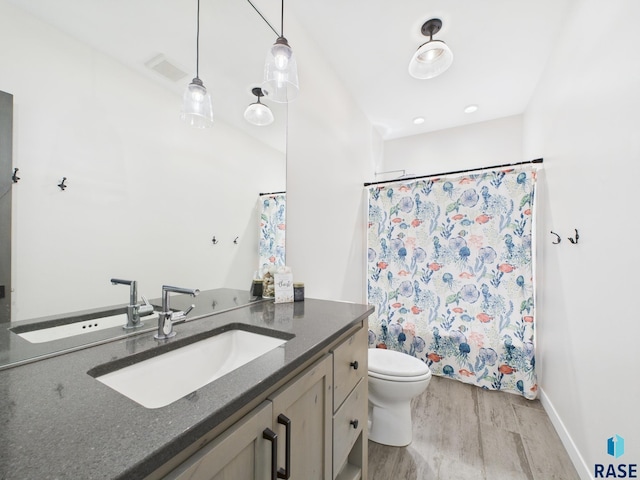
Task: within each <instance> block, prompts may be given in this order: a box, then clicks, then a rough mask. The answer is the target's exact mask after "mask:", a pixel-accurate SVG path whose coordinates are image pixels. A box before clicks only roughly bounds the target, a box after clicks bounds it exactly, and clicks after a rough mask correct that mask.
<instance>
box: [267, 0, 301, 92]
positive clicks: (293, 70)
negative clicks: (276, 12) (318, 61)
mask: <svg viewBox="0 0 640 480" xmlns="http://www.w3.org/2000/svg"><path fill="white" fill-rule="evenodd" d="M299 91H300V87H299V85H298V67H297V65H296V58H295V57H294V55H293V50H291V47H290V46H289V42H287V39H286V38H284V0H282V3H281V11H280V36H279V37H278V39H277V40H276V43H274V44H273V46H272V47H271V49H270V50H269V51H268V52H267V59H266V61H265V64H264V83H263V84H262V92H263V93H264V95H265V96H266V97H267V98H268V99H269V100H273V101H274V102H278V103H288V102H290V101H291V100H294V99H295V98H296V97H297V96H298V93H299Z"/></svg>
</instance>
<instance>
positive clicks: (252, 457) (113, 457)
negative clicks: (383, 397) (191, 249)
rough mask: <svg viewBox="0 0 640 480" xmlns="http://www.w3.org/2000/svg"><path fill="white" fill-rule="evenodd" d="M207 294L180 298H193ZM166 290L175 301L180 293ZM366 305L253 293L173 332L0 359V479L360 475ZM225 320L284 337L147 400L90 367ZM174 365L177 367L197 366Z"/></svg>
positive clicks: (183, 338) (134, 356) (144, 353)
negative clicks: (219, 372) (166, 395)
mask: <svg viewBox="0 0 640 480" xmlns="http://www.w3.org/2000/svg"><path fill="white" fill-rule="evenodd" d="M212 292H214V291H210V292H202V294H201V295H200V296H199V297H197V298H196V299H195V301H193V299H188V300H187V299H184V301H185V302H192V301H193V303H196V308H198V305H199V303H200V306H202V304H204V303H207V302H210V294H212ZM173 298H174V299H176V301H175V302H174V304H175V305H178V306H179V305H180V301H182V299H181V298H180V296H175V297H173ZM372 310H373V309H372V307H368V306H366V305H356V304H349V303H341V302H331V301H323V300H314V299H306V300H305V301H304V302H297V303H290V304H274V303H272V302H270V301H268V302H257V303H252V304H248V305H244V306H239V307H238V308H236V309H233V310H229V311H225V312H223V313H219V314H209V315H206V316H204V317H200V318H198V319H197V320H193V321H191V322H187V323H184V324H179V325H176V326H175V330H176V332H177V335H176V336H175V337H174V338H172V339H169V340H166V341H163V342H159V341H157V340H154V338H153V332H150V331H147V332H142V333H139V334H134V335H129V336H127V337H125V338H119V339H115V340H113V341H110V342H107V343H103V344H99V345H95V346H91V347H89V348H84V349H81V350H78V351H73V352H70V353H65V354H61V355H57V356H53V357H51V358H46V359H43V360H39V361H35V362H32V363H27V364H23V365H19V366H14V367H12V368H6V369H5V370H2V371H0V396H1V398H2V399H3V401H2V402H1V404H0V477H2V478H3V479H7V480H8V479H23V478H83V479H92V478H110V479H113V478H116V479H128V480H129V479H137V478H139V479H143V478H175V479H212V478H227V477H226V476H228V475H231V477H233V478H238V479H244V478H247V479H254V478H256V479H270V478H276V477H278V476H279V475H278V473H277V472H278V471H280V472H281V473H282V474H283V475H284V476H285V477H286V476H287V474H289V475H290V477H291V478H292V479H296V478H304V479H312V478H319V479H320V478H321V479H328V480H329V479H357V478H365V479H366V478H367V468H366V465H367V436H366V427H367V375H366V372H367V317H368V316H369V314H370V313H372ZM194 311H196V310H194ZM230 328H237V329H241V330H246V331H249V332H252V331H256V332H260V333H263V334H264V333H267V334H270V332H273V333H274V335H276V336H279V337H280V338H283V339H285V340H286V342H285V343H284V344H282V345H281V346H278V347H277V348H274V349H272V350H271V351H269V352H268V353H265V354H263V355H261V356H260V357H258V358H256V359H255V360H252V361H249V362H248V363H246V364H245V365H243V366H241V367H239V368H237V369H235V370H233V371H231V372H229V373H227V374H225V375H223V376H222V377H220V378H218V379H217V380H214V381H212V382H210V383H208V384H206V385H204V386H202V387H201V388H198V389H197V390H195V391H193V392H191V393H189V394H188V395H186V396H184V397H182V398H180V399H178V400H176V401H173V402H172V403H170V404H168V405H166V406H162V407H159V408H146V407H144V406H142V405H141V404H139V403H137V402H136V401H134V400H132V399H130V398H128V397H127V396H125V395H123V394H121V393H119V392H118V391H115V390H113V389H112V388H110V387H109V386H107V385H105V384H103V383H101V382H100V381H98V380H97V379H96V378H95V376H94V375H95V372H96V371H101V369H106V370H109V369H110V368H114V367H113V365H116V366H117V367H118V368H120V366H121V365H129V364H135V363H136V362H139V361H141V360H143V359H146V358H154V357H156V356H157V355H156V354H157V352H158V351H161V352H163V351H164V350H170V349H171V348H173V347H172V346H171V344H172V343H173V342H182V343H189V342H190V341H191V340H189V339H193V338H197V339H202V338H207V336H210V335H211V332H214V333H217V332H219V331H226V330H228V329H230ZM175 345H177V346H180V345H182V344H181V343H176V344H175ZM178 362H179V360H178ZM181 367H182V368H184V369H185V375H186V373H187V369H197V368H198V367H199V365H197V364H196V365H191V364H184V365H181ZM89 372H91V373H89ZM179 376H180V375H177V376H176V375H174V374H168V375H167V378H166V382H168V383H169V384H171V382H175V383H177V382H178V381H179V378H176V377H179Z"/></svg>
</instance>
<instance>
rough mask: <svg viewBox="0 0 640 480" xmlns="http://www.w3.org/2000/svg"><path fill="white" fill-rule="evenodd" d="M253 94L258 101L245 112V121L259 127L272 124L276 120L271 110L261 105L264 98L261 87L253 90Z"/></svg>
mask: <svg viewBox="0 0 640 480" xmlns="http://www.w3.org/2000/svg"><path fill="white" fill-rule="evenodd" d="M251 93H253V94H254V95H255V96H256V97H258V101H257V102H255V103H252V104H251V105H249V106H248V107H247V109H246V110H245V111H244V119H245V120H246V121H247V122H249V123H251V124H253V125H257V126H259V127H262V126H265V125H270V124H272V123H273V120H274V118H273V113H272V112H271V109H270V108H269V107H268V106H267V105H265V104H264V103H260V97H262V96H264V93H262V89H261V88H260V87H256V88H253V89H252V90H251Z"/></svg>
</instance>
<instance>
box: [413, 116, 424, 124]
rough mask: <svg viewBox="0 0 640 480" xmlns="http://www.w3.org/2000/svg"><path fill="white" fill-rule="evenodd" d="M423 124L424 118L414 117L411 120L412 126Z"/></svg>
mask: <svg viewBox="0 0 640 480" xmlns="http://www.w3.org/2000/svg"><path fill="white" fill-rule="evenodd" d="M423 123H424V117H416V118H414V119H413V124H414V125H422V124H423Z"/></svg>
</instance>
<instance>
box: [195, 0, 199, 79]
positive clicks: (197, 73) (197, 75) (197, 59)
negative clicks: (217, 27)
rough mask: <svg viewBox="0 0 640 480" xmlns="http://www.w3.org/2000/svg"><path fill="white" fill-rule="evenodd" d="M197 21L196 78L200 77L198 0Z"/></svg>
mask: <svg viewBox="0 0 640 480" xmlns="http://www.w3.org/2000/svg"><path fill="white" fill-rule="evenodd" d="M197 16H198V23H197V26H196V78H200V71H199V67H200V0H198V15H197Z"/></svg>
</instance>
